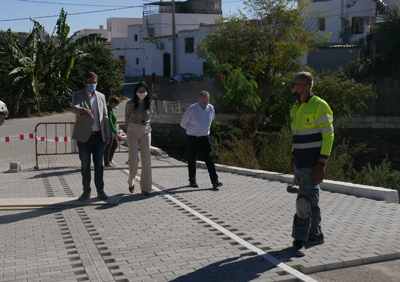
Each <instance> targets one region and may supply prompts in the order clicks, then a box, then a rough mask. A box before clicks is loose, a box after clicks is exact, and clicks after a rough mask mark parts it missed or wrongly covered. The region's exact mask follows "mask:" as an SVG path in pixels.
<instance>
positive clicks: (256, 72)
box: [196, 0, 327, 131]
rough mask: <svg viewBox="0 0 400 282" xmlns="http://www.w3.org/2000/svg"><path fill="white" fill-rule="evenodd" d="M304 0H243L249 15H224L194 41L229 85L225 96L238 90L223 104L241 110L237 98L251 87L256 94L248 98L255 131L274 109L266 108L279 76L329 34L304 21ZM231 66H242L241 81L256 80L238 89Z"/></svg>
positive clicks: (210, 66) (298, 65)
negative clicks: (233, 96)
mask: <svg viewBox="0 0 400 282" xmlns="http://www.w3.org/2000/svg"><path fill="white" fill-rule="evenodd" d="M305 2H306V1H293V0H277V1H274V0H248V1H246V2H244V3H245V6H246V9H245V11H246V12H247V14H244V13H242V12H240V13H239V15H234V16H231V17H229V18H226V19H222V20H221V21H220V22H219V24H218V25H216V27H215V29H214V30H212V31H210V33H209V35H208V36H207V37H206V38H205V39H203V40H201V41H200V42H199V44H198V47H197V50H196V51H197V54H198V56H199V57H200V58H204V59H206V61H207V62H208V69H209V70H210V71H211V73H212V75H215V76H216V77H217V79H218V80H219V81H220V82H221V83H222V84H223V85H224V86H225V88H226V89H227V90H228V91H227V92H229V94H225V95H236V96H235V98H233V99H228V98H226V99H223V101H224V102H225V103H224V104H225V105H228V106H231V107H236V108H237V109H238V110H239V111H243V109H240V108H239V107H238V104H237V103H236V102H237V101H238V99H237V98H239V96H241V97H242V98H243V97H246V96H247V95H249V94H250V95H251V96H252V95H253V92H254V93H256V94H257V96H258V97H259V99H258V101H257V100H254V99H252V101H253V102H255V103H253V102H252V103H253V105H252V107H254V106H255V108H256V109H255V113H256V115H255V117H254V118H253V120H252V122H250V123H248V124H252V128H249V130H250V131H256V130H257V129H258V128H259V127H260V125H262V124H265V123H266V120H267V118H268V117H269V116H270V114H274V113H273V112H271V111H270V107H271V106H272V104H271V101H272V100H274V99H272V100H271V96H273V95H274V93H273V92H272V90H273V85H274V84H275V83H276V81H277V79H278V78H279V77H286V76H287V75H288V74H289V73H293V72H294V71H297V70H299V69H300V68H301V67H302V62H301V58H303V57H305V56H306V55H307V52H308V51H309V50H310V49H313V48H315V47H316V46H317V45H318V44H319V43H322V42H325V40H326V39H327V35H326V34H325V35H324V34H322V33H320V32H313V31H311V30H309V29H307V28H306V27H305V26H303V23H304V21H305V20H304V17H303V15H305V14H307V8H306V7H307V6H306V5H307V4H306V3H305ZM232 70H240V72H241V73H242V75H241V76H240V78H241V79H244V78H245V79H246V80H245V81H244V83H243V84H244V85H246V84H248V82H249V81H252V80H254V81H255V82H256V84H254V83H253V84H251V87H249V86H248V88H246V89H240V87H242V86H243V84H241V83H236V84H231V85H228V81H229V76H230V75H234V76H238V75H237V72H236V73H233V72H231V71H232ZM232 87H233V88H235V87H236V89H235V90H232V89H231V88H232ZM244 99H246V98H244ZM239 103H240V102H239ZM241 115H242V116H244V114H243V113H242V114H241Z"/></svg>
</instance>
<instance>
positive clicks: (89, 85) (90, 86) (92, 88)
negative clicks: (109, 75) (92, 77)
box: [87, 84, 97, 92]
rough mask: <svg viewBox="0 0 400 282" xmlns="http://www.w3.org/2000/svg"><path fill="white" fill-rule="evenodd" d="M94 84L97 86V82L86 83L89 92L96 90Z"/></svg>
mask: <svg viewBox="0 0 400 282" xmlns="http://www.w3.org/2000/svg"><path fill="white" fill-rule="evenodd" d="M96 86H97V84H88V85H87V90H88V91H89V92H94V91H95V90H96Z"/></svg>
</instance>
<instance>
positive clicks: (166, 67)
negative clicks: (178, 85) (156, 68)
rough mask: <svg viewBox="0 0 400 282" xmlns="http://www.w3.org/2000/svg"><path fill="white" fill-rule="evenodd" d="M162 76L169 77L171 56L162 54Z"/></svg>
mask: <svg viewBox="0 0 400 282" xmlns="http://www.w3.org/2000/svg"><path fill="white" fill-rule="evenodd" d="M163 67H164V70H163V71H164V74H163V75H164V76H166V77H171V54H170V53H164V55H163Z"/></svg>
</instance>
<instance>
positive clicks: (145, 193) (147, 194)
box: [142, 191, 150, 196]
mask: <svg viewBox="0 0 400 282" xmlns="http://www.w3.org/2000/svg"><path fill="white" fill-rule="evenodd" d="M142 194H143V195H145V196H149V195H150V192H147V191H142Z"/></svg>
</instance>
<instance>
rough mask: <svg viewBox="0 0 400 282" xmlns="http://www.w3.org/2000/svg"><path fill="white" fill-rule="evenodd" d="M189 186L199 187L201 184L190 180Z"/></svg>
mask: <svg viewBox="0 0 400 282" xmlns="http://www.w3.org/2000/svg"><path fill="white" fill-rule="evenodd" d="M189 186H190V187H193V188H199V185H197V183H196V181H190V182H189Z"/></svg>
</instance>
